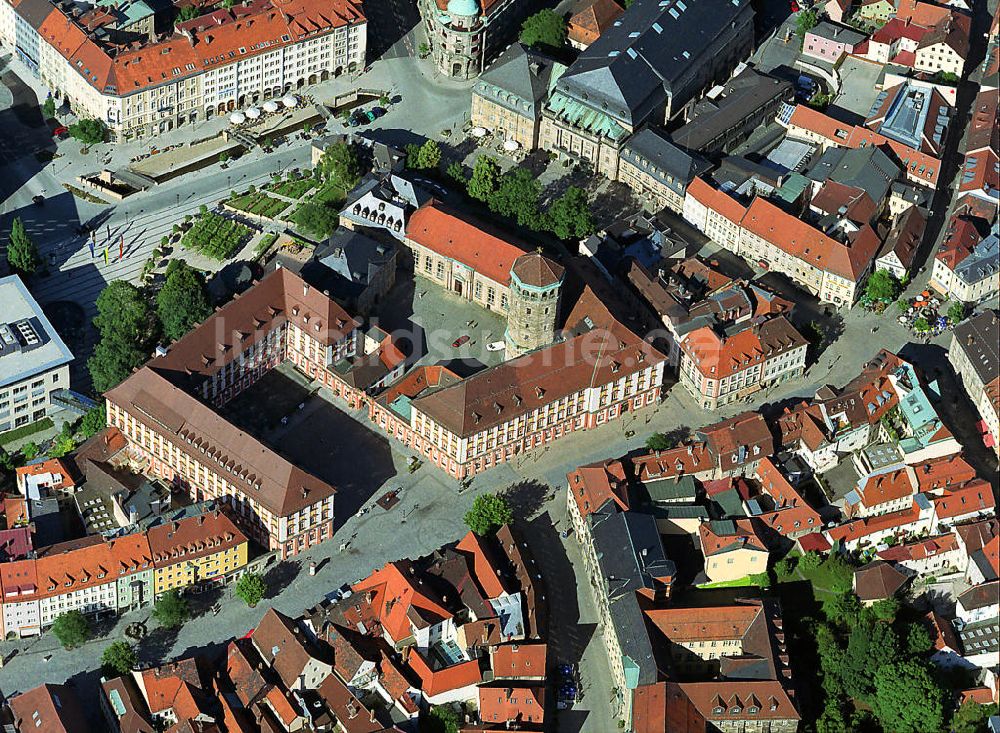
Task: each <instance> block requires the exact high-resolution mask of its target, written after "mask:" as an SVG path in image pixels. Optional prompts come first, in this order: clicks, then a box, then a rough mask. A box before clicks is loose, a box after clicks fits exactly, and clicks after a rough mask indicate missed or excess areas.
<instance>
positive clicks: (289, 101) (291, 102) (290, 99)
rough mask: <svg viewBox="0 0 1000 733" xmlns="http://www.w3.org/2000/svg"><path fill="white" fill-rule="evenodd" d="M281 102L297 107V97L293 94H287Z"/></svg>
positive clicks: (287, 105)
mask: <svg viewBox="0 0 1000 733" xmlns="http://www.w3.org/2000/svg"><path fill="white" fill-rule="evenodd" d="M281 103H282V104H283V105H285V106H286V107H298V106H299V98H298V97H296V96H295V95H294V94H289V95H288V96H287V97H285V98H284V99H282V100H281Z"/></svg>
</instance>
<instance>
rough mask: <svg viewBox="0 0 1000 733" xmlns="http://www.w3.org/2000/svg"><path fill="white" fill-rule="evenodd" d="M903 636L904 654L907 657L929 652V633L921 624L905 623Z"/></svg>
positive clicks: (930, 641)
mask: <svg viewBox="0 0 1000 733" xmlns="http://www.w3.org/2000/svg"><path fill="white" fill-rule="evenodd" d="M903 636H904V642H903V647H904V649H905V650H906V655H907V656H909V657H919V656H922V655H923V654H926V653H927V652H929V651H930V650H931V647H932V646H933V640H932V639H931V633H930V632H929V631H928V630H927V628H926V627H925V626H924V625H923V624H917V623H911V624H907V626H906V630H905V631H904V632H903Z"/></svg>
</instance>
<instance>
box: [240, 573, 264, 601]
mask: <svg viewBox="0 0 1000 733" xmlns="http://www.w3.org/2000/svg"><path fill="white" fill-rule="evenodd" d="M236 595H238V596H239V597H240V598H242V599H243V602H244V603H246V604H247V605H248V606H250V608H253V607H254V606H256V605H257V604H258V603H260V602H261V601H262V600H264V596H265V595H267V583H265V582H264V578H263V576H262V575H260V574H259V573H246V574H245V575H243V576H242V577H241V578H240V579H239V580H238V581H236Z"/></svg>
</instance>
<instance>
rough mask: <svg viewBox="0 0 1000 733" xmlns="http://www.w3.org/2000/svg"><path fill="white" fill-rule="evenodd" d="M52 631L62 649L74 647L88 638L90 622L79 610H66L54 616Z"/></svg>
mask: <svg viewBox="0 0 1000 733" xmlns="http://www.w3.org/2000/svg"><path fill="white" fill-rule="evenodd" d="M52 633H53V634H54V635H55V637H56V638H57V639H58V640H59V643H60V644H62V645H63V649H75V648H76V647H78V646H80V645H81V644H83V643H84V642H86V641H87V639H89V638H90V622H89V621H87V617H86V616H84V615H83V614H82V613H80V612H79V611H66V612H65V613H60V614H59V615H58V616H56V617H55V620H54V621H53V622H52Z"/></svg>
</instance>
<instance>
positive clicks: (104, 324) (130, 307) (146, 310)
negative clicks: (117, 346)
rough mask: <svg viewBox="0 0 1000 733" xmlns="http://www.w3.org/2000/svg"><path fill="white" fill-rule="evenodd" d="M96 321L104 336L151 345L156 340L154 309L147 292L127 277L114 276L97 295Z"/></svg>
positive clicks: (130, 342) (125, 341)
mask: <svg viewBox="0 0 1000 733" xmlns="http://www.w3.org/2000/svg"><path fill="white" fill-rule="evenodd" d="M96 305H97V316H96V317H95V318H94V325H95V326H96V327H97V330H98V331H100V334H101V338H102V339H104V338H111V339H113V340H115V341H120V342H122V343H128V344H136V345H142V346H149V345H150V344H151V343H152V342H153V341H155V338H156V337H155V333H154V332H153V326H154V324H155V319H154V316H153V309H152V308H151V307H150V305H149V301H148V300H147V298H146V295H145V294H144V293H143V292H142V291H141V290H140V289H139V288H137V287H136V286H135V285H133V284H132V283H130V282H128V281H126V280H113V281H112V282H110V283H108V285H107V286H106V287H105V288H104V290H102V291H101V294H100V295H98V296H97V303H96Z"/></svg>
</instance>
